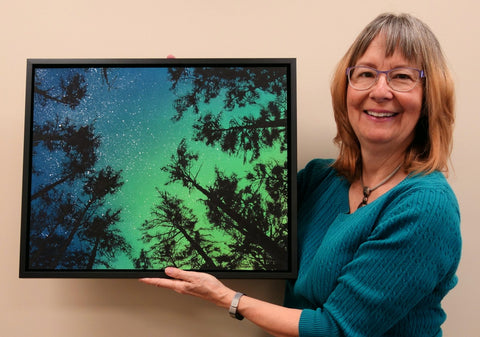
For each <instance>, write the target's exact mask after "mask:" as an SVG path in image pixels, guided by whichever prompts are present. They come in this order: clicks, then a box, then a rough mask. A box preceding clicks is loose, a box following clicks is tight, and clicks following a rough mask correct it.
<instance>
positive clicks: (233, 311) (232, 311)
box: [228, 293, 244, 321]
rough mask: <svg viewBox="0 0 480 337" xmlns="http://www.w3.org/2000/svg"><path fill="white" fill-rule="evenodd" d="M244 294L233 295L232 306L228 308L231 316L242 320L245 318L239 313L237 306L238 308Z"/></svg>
mask: <svg viewBox="0 0 480 337" xmlns="http://www.w3.org/2000/svg"><path fill="white" fill-rule="evenodd" d="M243 295H244V294H242V293H236V294H235V296H233V300H232V303H231V304H230V308H229V309H228V313H229V314H230V317H232V318H236V319H238V320H240V321H241V320H242V319H243V316H242V315H240V314H239V313H238V311H237V308H238V303H239V302H240V298H241V297H242V296H243Z"/></svg>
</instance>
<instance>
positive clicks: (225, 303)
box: [140, 267, 235, 309]
mask: <svg viewBox="0 0 480 337" xmlns="http://www.w3.org/2000/svg"><path fill="white" fill-rule="evenodd" d="M165 274H166V275H167V276H169V277H171V278H172V279H167V278H143V279H140V282H143V283H146V284H151V285H154V286H157V287H161V288H167V289H171V290H174V291H176V292H177V293H180V294H188V295H192V296H195V297H199V298H201V299H204V300H207V301H209V302H212V303H214V304H216V305H217V306H219V307H222V308H227V309H228V308H229V307H230V303H231V301H232V299H233V296H234V295H235V291H233V290H232V289H230V288H228V287H226V286H225V285H224V284H223V283H222V282H220V281H219V280H218V279H217V278H215V277H214V276H212V275H210V274H206V273H200V272H193V271H184V270H181V269H178V268H173V267H168V268H166V269H165Z"/></svg>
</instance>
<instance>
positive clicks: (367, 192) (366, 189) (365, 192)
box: [357, 164, 403, 209]
mask: <svg viewBox="0 0 480 337" xmlns="http://www.w3.org/2000/svg"><path fill="white" fill-rule="evenodd" d="M402 165H403V164H400V165H398V166H397V167H396V168H395V170H393V172H392V173H390V174H389V175H388V176H387V177H386V178H385V179H383V180H382V181H381V182H380V183H379V184H377V185H376V186H375V187H372V188H370V187H368V186H365V185H363V175H361V176H360V183H361V184H362V190H363V199H362V201H361V202H360V204H359V205H358V207H357V209H358V208H360V207H363V206H365V205H367V203H368V197H369V196H370V194H371V193H372V192H373V191H375V190H376V189H377V188H379V187H380V186H382V185H383V184H385V183H386V182H387V181H389V180H390V179H392V177H393V176H394V175H395V174H396V173H397V172H398V170H400V168H401V167H402Z"/></svg>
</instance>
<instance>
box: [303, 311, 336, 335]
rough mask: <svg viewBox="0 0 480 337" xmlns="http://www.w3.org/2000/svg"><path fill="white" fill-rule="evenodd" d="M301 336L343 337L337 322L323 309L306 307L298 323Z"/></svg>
mask: <svg viewBox="0 0 480 337" xmlns="http://www.w3.org/2000/svg"><path fill="white" fill-rule="evenodd" d="M298 331H299V335H300V337H341V336H342V334H341V333H340V330H339V329H338V327H337V325H336V324H335V322H334V321H333V320H332V319H331V318H330V317H329V315H328V314H327V313H326V312H324V311H323V310H322V309H317V310H311V309H304V310H303V311H302V314H301V315H300V322H299V324H298Z"/></svg>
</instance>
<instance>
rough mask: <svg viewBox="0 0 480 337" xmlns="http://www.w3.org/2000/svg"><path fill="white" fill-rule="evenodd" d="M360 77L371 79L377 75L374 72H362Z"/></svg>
mask: <svg viewBox="0 0 480 337" xmlns="http://www.w3.org/2000/svg"><path fill="white" fill-rule="evenodd" d="M358 77H367V78H371V77H375V73H374V72H371V71H364V72H361V73H360V74H359V75H358Z"/></svg>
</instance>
